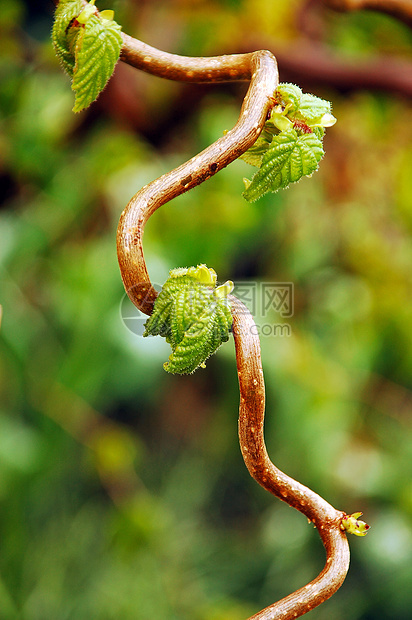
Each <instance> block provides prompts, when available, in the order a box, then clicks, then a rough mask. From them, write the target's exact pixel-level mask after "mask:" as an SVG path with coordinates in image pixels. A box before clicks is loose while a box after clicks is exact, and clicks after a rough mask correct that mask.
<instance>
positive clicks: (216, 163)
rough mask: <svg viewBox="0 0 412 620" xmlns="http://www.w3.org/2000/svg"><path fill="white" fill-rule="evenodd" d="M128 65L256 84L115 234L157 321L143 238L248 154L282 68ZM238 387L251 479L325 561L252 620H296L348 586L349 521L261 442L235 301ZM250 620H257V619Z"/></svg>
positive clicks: (260, 395)
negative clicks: (215, 135)
mask: <svg viewBox="0 0 412 620" xmlns="http://www.w3.org/2000/svg"><path fill="white" fill-rule="evenodd" d="M123 40H124V47H123V50H122V59H123V60H124V61H126V62H128V63H129V64H132V65H133V66H135V67H138V68H140V69H143V70H145V71H148V72H149V73H153V74H154V75H158V76H161V77H167V78H169V79H179V80H185V81H198V82H199V81H219V80H220V81H222V80H229V79H230V80H244V79H247V78H249V79H250V80H251V82H250V86H249V90H248V92H247V95H246V97H245V100H244V103H243V106H242V109H241V113H240V117H239V120H238V122H237V124H236V125H235V127H234V128H233V129H232V130H231V131H229V132H228V133H227V134H226V135H225V136H223V137H222V138H220V139H219V140H217V141H216V142H215V143H214V144H212V145H211V146H209V147H208V148H207V149H205V150H204V151H202V152H201V153H199V154H198V155H196V156H195V157H193V158H192V159H191V160H189V161H188V162H186V163H184V164H182V165H181V166H179V167H178V168H176V169H174V170H172V171H171V172H168V173H167V174H165V175H163V176H161V177H160V178H159V179H156V180H155V181H153V182H151V183H150V184H148V185H147V186H145V187H143V188H142V189H141V190H140V191H139V192H137V194H135V196H134V197H133V198H132V199H131V200H130V202H129V203H128V205H127V206H126V208H125V210H124V211H123V213H122V215H121V217H120V222H119V228H118V233H117V250H118V258H119V265H120V270H121V274H122V279H123V282H124V285H125V289H126V291H127V294H128V295H129V297H130V299H131V300H132V302H133V303H134V304H135V305H136V306H137V308H139V309H140V310H141V311H142V312H144V313H145V314H149V315H150V314H151V312H152V310H153V304H154V301H155V299H156V296H157V293H156V291H155V290H154V288H153V286H152V284H151V282H150V279H149V275H148V272H147V268H146V263H145V259H144V254H143V245H142V238H143V232H144V227H145V224H146V222H147V220H148V219H149V217H150V216H151V215H152V214H153V213H154V212H155V211H156V209H158V208H159V207H160V206H161V205H163V204H165V203H166V202H168V201H169V200H172V199H173V198H175V197H176V196H179V195H180V194H182V193H184V192H186V191H187V190H189V189H191V188H192V187H194V186H196V185H198V184H199V183H201V182H203V181H204V180H206V179H207V178H209V177H210V176H212V175H213V174H215V173H216V172H218V170H220V169H221V168H223V167H224V166H227V165H228V164H229V163H230V162H232V161H233V160H234V159H236V158H237V157H239V155H241V154H242V153H244V152H245V151H246V150H247V149H248V148H249V147H250V146H251V145H252V144H253V143H254V142H255V140H256V138H257V137H258V135H259V133H260V131H261V130H262V128H263V125H264V122H265V120H266V117H267V113H268V111H269V109H270V107H271V105H272V102H271V95H272V94H273V92H274V90H275V89H276V86H277V83H278V76H277V67H276V61H275V59H274V57H273V56H272V54H271V53H270V52H268V51H259V52H254V53H251V54H242V55H239V56H237V55H236V56H221V57H214V58H201V59H193V58H184V57H179V56H175V55H172V54H166V53H165V52H160V51H159V50H154V49H153V48H150V47H149V46H147V45H145V44H143V43H141V42H139V41H135V40H133V39H132V38H131V37H129V36H127V35H124V39H123ZM230 301H231V308H232V314H233V333H234V339H235V346H236V360H237V366H238V375H239V387H240V399H241V401H240V409H239V438H240V445H241V450H242V455H243V458H244V460H245V463H246V466H247V468H248V470H249V472H250V473H251V475H252V476H253V477H254V478H255V479H256V480H257V482H259V484H261V485H262V486H263V487H264V488H265V489H267V490H268V491H270V492H271V493H273V494H274V495H276V496H277V497H279V498H280V499H282V500H283V501H285V502H287V503H288V504H289V505H290V506H293V507H294V508H296V509H298V510H299V511H301V512H302V513H303V514H305V515H306V516H307V517H308V519H310V520H311V521H312V522H313V523H314V524H315V526H316V527H317V528H318V530H319V533H320V535H321V538H322V541H323V543H324V546H325V549H326V553H327V560H326V564H325V567H324V569H323V570H322V572H321V573H320V574H319V575H318V577H316V578H315V579H314V580H313V581H312V582H310V583H309V584H307V585H306V586H304V587H303V588H300V589H299V590H297V591H296V592H294V593H293V594H290V595H289V596H287V597H286V598H284V599H282V600H281V601H279V602H277V603H275V604H274V605H271V606H269V607H267V608H266V609H264V610H262V611H261V612H259V613H258V614H256V615H254V616H253V620H275V619H278V618H279V619H280V618H283V620H289V619H291V618H297V617H299V616H301V615H303V614H305V613H306V612H307V611H309V610H310V609H313V608H314V607H316V606H317V605H319V604H320V603H322V602H323V601H325V600H326V599H327V598H329V597H330V596H331V595H332V594H333V593H334V592H335V591H336V590H337V589H338V588H339V587H340V586H341V584H342V583H343V580H344V579H345V576H346V573H347V570H348V567H349V546H348V543H347V539H346V535H345V534H344V533H343V532H342V530H341V521H342V517H343V516H344V513H342V512H340V511H338V510H336V509H335V508H333V507H332V506H330V505H329V504H328V503H327V502H326V501H325V500H323V499H322V498H321V497H320V496H319V495H317V494H316V493H314V492H313V491H311V490H310V489H308V488H307V487H305V486H303V485H302V484H300V483H298V482H296V481H295V480H293V479H292V478H290V477H289V476H287V475H285V474H284V473H283V472H281V471H280V470H279V469H277V468H276V467H275V466H274V465H273V463H272V462H271V461H270V459H269V457H268V454H267V451H266V447H265V443H264V436H263V421H264V408H265V388H264V381H263V371H262V365H261V358H260V344H259V338H258V336H257V335H254V334H256V329H254V322H253V318H252V317H251V315H250V313H249V312H248V311H247V310H246V308H245V307H244V306H243V304H241V302H240V301H238V300H237V299H236V298H235V297H233V296H231V297H230ZM251 620H252V619H251Z"/></svg>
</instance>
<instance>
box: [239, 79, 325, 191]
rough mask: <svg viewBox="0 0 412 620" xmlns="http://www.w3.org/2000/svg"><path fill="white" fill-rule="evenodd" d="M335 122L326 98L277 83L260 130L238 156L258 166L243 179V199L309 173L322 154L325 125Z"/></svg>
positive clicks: (279, 186) (273, 188)
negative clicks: (254, 171) (251, 142)
mask: <svg viewBox="0 0 412 620" xmlns="http://www.w3.org/2000/svg"><path fill="white" fill-rule="evenodd" d="M335 122H336V119H335V117H334V116H333V115H332V113H331V104H330V102H329V101H325V100H324V99H320V98H319V97H316V96H315V95H310V94H307V93H302V91H301V89H300V88H299V87H298V86H295V85H294V84H286V83H285V84H279V86H278V88H277V89H276V91H275V92H274V95H273V108H272V110H271V113H270V116H269V118H268V120H267V121H266V123H265V126H264V128H263V131H262V133H261V134H260V136H259V138H258V139H257V141H256V142H255V144H254V145H253V146H252V147H251V148H250V149H249V150H248V151H246V153H244V154H243V155H242V156H241V159H243V160H244V161H245V162H246V163H248V164H250V165H252V166H257V167H258V168H259V170H258V171H257V172H256V174H255V175H254V176H253V178H252V180H251V181H250V180H249V179H244V182H245V187H246V189H245V191H244V192H243V196H244V198H246V200H248V201H249V202H253V201H255V200H257V199H258V198H260V197H261V196H263V195H264V194H266V193H267V192H276V191H277V190H278V189H280V188H285V187H288V185H289V184H290V183H295V182H296V181H299V180H300V179H301V178H302V177H303V176H311V175H312V174H313V173H314V172H315V170H317V168H318V165H319V162H320V160H321V159H322V157H323V155H324V150H323V136H324V133H325V127H331V126H332V125H334V124H335Z"/></svg>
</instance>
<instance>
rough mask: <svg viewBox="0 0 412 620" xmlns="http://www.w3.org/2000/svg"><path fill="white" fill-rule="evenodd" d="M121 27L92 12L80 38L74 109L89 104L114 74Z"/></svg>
mask: <svg viewBox="0 0 412 620" xmlns="http://www.w3.org/2000/svg"><path fill="white" fill-rule="evenodd" d="M120 31H121V27H120V26H119V24H117V23H116V22H115V21H109V20H107V19H100V18H99V17H98V16H97V15H91V16H90V17H89V19H88V20H87V22H86V23H85V24H84V26H83V27H82V28H80V31H79V34H78V36H77V40H76V50H75V60H76V63H75V67H74V72H73V82H72V89H73V90H74V92H75V95H76V99H75V104H74V108H73V112H80V111H81V110H84V108H87V107H88V106H89V105H90V104H91V103H93V101H94V100H95V99H96V98H97V96H98V95H99V94H100V92H101V91H102V90H103V88H104V87H105V86H106V84H107V82H108V80H109V79H110V77H111V76H112V73H113V71H114V67H115V65H116V63H117V61H118V59H119V56H120V50H121V47H122V36H121V34H120Z"/></svg>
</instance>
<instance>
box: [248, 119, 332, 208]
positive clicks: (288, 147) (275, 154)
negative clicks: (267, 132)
mask: <svg viewBox="0 0 412 620" xmlns="http://www.w3.org/2000/svg"><path fill="white" fill-rule="evenodd" d="M323 154H324V151H323V148H322V141H321V140H320V139H319V138H318V136H317V135H315V134H314V133H309V134H303V135H298V133H297V132H296V130H295V129H290V130H289V131H284V132H282V133H280V134H278V135H277V136H275V137H274V138H273V140H272V143H271V144H270V147H269V148H268V150H267V151H266V153H265V154H264V156H263V158H262V164H261V167H260V169H259V170H258V171H257V172H256V174H255V175H254V176H253V178H252V181H251V182H250V184H249V185H248V187H247V189H246V190H245V191H244V192H243V196H244V198H246V200H248V201H249V202H253V201H255V200H257V199H258V198H260V197H261V196H263V195H264V194H266V193H267V192H276V191H277V190H278V189H280V188H281V187H287V186H288V185H289V183H295V182H296V181H299V179H301V178H302V177H303V176H306V175H310V174H312V173H313V172H314V171H315V170H316V169H317V167H318V164H319V162H320V160H321V159H322V157H323Z"/></svg>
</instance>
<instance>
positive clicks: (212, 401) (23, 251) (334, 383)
mask: <svg viewBox="0 0 412 620" xmlns="http://www.w3.org/2000/svg"><path fill="white" fill-rule="evenodd" d="M302 4H303V3H302V2H299V1H298V2H290V1H289V0H284V1H283V0H282V1H281V2H276V3H275V2H272V3H270V2H260V1H259V0H247V2H246V1H243V2H234V1H231V2H229V1H227V2H212V3H211V2H210V1H208V2H206V1H200V2H197V3H194V2H192V0H190V1H189V0H187V1H183V2H169V3H146V4H145V5H144V7H143V4H142V7H140V8H139V10H138V11H137V10H136V3H132V2H130V3H129V2H126V1H125V0H123V1H120V0H119V1H118V2H116V3H114V2H113V8H114V9H115V11H116V19H118V21H119V23H122V25H124V30H125V31H126V32H133V33H136V34H137V36H140V37H141V38H143V39H145V40H147V41H148V43H150V44H153V45H157V46H159V47H161V48H164V49H167V50H168V51H174V52H176V53H183V54H189V55H204V54H218V53H221V52H222V51H226V50H230V51H238V50H240V49H243V47H244V42H245V40H246V38H247V36H248V35H249V34H250V32H253V44H251V45H250V48H251V49H252V48H255V47H256V42H258V41H259V37H261V38H262V40H264V41H265V43H264V45H265V46H268V43H267V41H268V37H271V40H272V41H273V46H272V47H271V49H272V51H273V52H274V53H275V54H277V52H278V51H279V54H280V51H281V49H282V50H283V53H285V52H284V50H285V49H286V47H287V46H289V45H290V46H292V45H295V44H298V43H299V42H300V41H301V39H302V37H303V35H302V33H301V32H299V30H298V29H297V27H296V25H295V24H296V12H297V10H298V8H299V7H300V6H301V5H302ZM194 6H195V9H194V8H193V7H194ZM103 8H106V7H103ZM143 9H144V10H143ZM325 19H326V20H327V27H325V35H324V38H325V40H330V43H331V44H333V45H335V52H336V53H337V54H338V55H339V57H340V58H341V60H342V59H345V58H346V57H351V58H353V57H355V58H359V57H360V58H362V59H370V58H371V57H372V56H373V55H374V54H375V53H377V52H382V53H384V54H395V55H396V54H403V55H406V54H409V56H410V54H411V49H412V39H411V33H410V31H409V30H408V29H407V27H406V26H404V25H402V24H401V23H398V22H396V21H395V20H393V19H391V18H387V17H385V16H383V15H375V14H371V13H368V14H361V13H354V14H350V15H349V14H348V15H342V14H333V13H331V14H327V16H326V18H325ZM0 27H1V34H0V48H1V54H0V110H1V120H0V184H1V198H2V203H1V211H0V304H1V305H2V308H3V312H2V323H1V329H0V502H1V512H0V515H1V516H0V540H1V553H0V619H1V620H14V619H16V620H17V619H19V620H45V619H47V620H49V619H50V620H55V619H58V620H65V619H70V620H90V619H91V618H92V619H93V620H100V619H101V620H110V619H112V618H113V619H116V620H118V619H121V620H129V619H130V620H135V619H136V618H139V620H149V619H151V618H153V617H156V618H161V619H162V620H240V619H242V618H246V617H248V615H251V614H252V613H254V612H256V611H257V610H258V609H261V608H262V607H263V606H264V605H266V604H269V603H271V602H273V600H275V599H276V598H280V597H281V596H283V595H285V594H287V593H289V592H290V591H291V590H292V589H294V588H295V587H298V586H300V585H302V584H303V583H305V580H309V579H311V578H312V577H313V576H314V575H315V574H316V572H317V571H318V570H319V569H320V568H321V566H322V564H323V550H322V547H321V543H320V542H319V540H318V538H317V536H316V535H314V533H313V529H312V528H311V527H308V524H307V522H306V520H305V519H304V518H303V517H302V516H301V515H299V514H298V513H295V511H292V510H290V509H289V508H288V507H287V506H285V505H283V504H282V503H281V502H279V501H277V500H275V499H273V498H271V497H270V495H269V494H268V493H265V492H264V491H263V490H262V489H260V488H259V487H258V486H257V485H256V483H255V482H254V481H253V480H252V479H251V478H249V476H248V474H247V472H246V470H245V468H244V464H243V461H242V458H241V455H240V453H239V448H238V443H237V437H236V422H237V413H238V412H237V404H238V386H237V377H236V372H235V370H234V368H235V365H234V351H233V346H232V343H231V342H229V343H226V344H225V345H223V346H222V347H221V349H220V350H219V353H218V354H217V355H215V356H213V357H212V358H211V359H210V360H209V361H208V363H207V368H206V369H199V370H198V371H197V372H196V373H195V374H194V375H193V376H190V377H171V376H170V375H168V374H167V373H165V372H164V371H163V368H162V362H163V361H164V359H166V358H167V356H168V355H169V353H170V350H169V347H168V345H167V344H166V343H165V342H163V341H162V340H161V339H160V338H156V339H155V338H148V339H144V338H141V337H139V336H136V335H135V334H133V333H131V332H130V331H129V330H128V329H127V328H126V327H125V325H124V323H123V322H122V320H121V315H120V308H121V307H123V314H124V313H125V312H126V311H127V307H126V310H125V302H124V292H123V287H122V283H121V280H120V276H119V272H118V266H117V260H116V252H115V232H116V228H117V222H118V217H119V215H120V212H121V210H122V209H123V208H124V206H125V204H126V203H127V201H128V199H129V198H130V197H131V196H132V194H133V193H134V192H135V191H136V190H137V189H138V188H139V187H141V186H142V185H144V184H145V183H147V182H148V181H150V180H152V179H154V178H156V177H157V176H159V175H160V174H162V173H163V172H165V171H166V170H169V169H171V168H173V167H174V166H175V165H177V164H178V163H179V162H181V161H184V160H185V159H187V158H188V157H190V156H192V155H193V154H195V153H197V152H198V151H199V150H201V149H202V148H204V147H205V146H207V145H208V144H209V143H210V142H211V141H212V140H214V139H216V138H217V137H219V136H220V135H222V134H223V132H224V130H226V129H228V128H229V127H231V126H232V125H233V124H234V122H235V121H236V118H237V116H238V111H239V106H240V102H241V96H242V95H243V90H242V91H240V90H238V88H240V89H242V88H243V87H238V86H236V87H233V85H232V86H225V85H219V86H216V87H213V88H210V87H204V86H199V85H190V86H188V85H179V84H176V83H170V82H167V81H166V80H159V79H158V78H153V77H150V76H145V75H142V74H140V73H139V72H137V71H135V70H132V69H130V68H129V67H125V66H123V65H119V66H118V67H117V69H116V73H115V76H114V78H113V79H112V80H111V82H110V83H109V85H108V86H107V88H106V89H105V91H104V92H103V93H102V95H101V96H100V97H99V99H98V100H97V102H96V104H95V105H94V106H92V107H91V108H90V109H89V110H87V111H86V112H83V113H82V114H77V115H74V114H73V113H72V111H71V109H72V107H73V100H72V99H73V96H72V93H71V92H70V88H69V83H68V79H67V77H65V76H64V75H63V74H62V72H61V69H60V67H59V63H58V61H57V59H56V57H55V55H54V51H53V49H52V45H51V43H50V31H51V27H52V6H51V5H50V7H49V5H44V6H43V7H41V6H39V7H38V8H37V7H36V9H33V8H29V5H25V4H24V3H22V2H21V1H19V0H9V1H8V2H7V3H6V4H5V6H4V7H2V9H1V16H0ZM149 31H150V32H149ZM146 34H147V37H146ZM145 37H146V38H145ZM280 69H281V78H282V80H290V81H295V80H294V78H293V77H289V76H288V75H287V69H286V68H285V67H284V68H283V69H282V66H281V67H280ZM118 74H119V79H118V80H117V75H118ZM124 79H126V80H127V88H126V89H125V88H124V87H123V86H122V84H123V81H124ZM296 81H297V80H296ZM311 82H312V83H311V84H310V85H309V84H308V87H307V88H306V85H305V88H304V90H310V91H311V92H314V93H316V94H317V95H318V96H319V97H321V98H325V99H326V100H330V101H333V112H334V114H335V115H336V117H337V118H339V122H338V123H337V124H336V126H334V127H333V128H332V129H331V130H329V131H328V134H327V136H326V137H325V142H326V150H327V157H326V158H325V159H324V160H323V161H322V163H321V166H320V168H319V172H317V174H316V175H314V176H313V178H312V179H310V180H308V179H302V180H301V181H300V182H299V183H298V184H295V185H293V186H291V187H290V188H289V189H288V191H287V192H277V193H276V194H267V195H266V196H264V197H263V198H262V199H261V200H260V201H258V202H255V203H251V204H250V203H248V202H246V201H245V200H244V199H243V198H242V196H241V193H240V192H241V185H242V183H241V179H242V177H244V176H247V174H248V173H249V171H250V167H249V166H248V165H247V164H246V163H244V162H242V161H236V162H235V163H234V164H232V165H231V166H229V167H228V168H227V169H225V170H223V171H222V172H220V173H219V174H217V175H216V176H215V177H213V178H212V179H211V180H209V181H208V182H207V183H205V184H203V185H202V186H200V187H198V188H196V189H194V190H192V191H190V192H189V193H188V194H185V195H184V196H182V197H180V198H179V199H176V200H175V201H174V202H173V203H171V204H169V205H167V207H165V208H162V209H160V210H159V212H157V213H156V214H155V215H154V216H153V218H152V219H151V220H150V223H149V225H148V227H147V230H146V232H145V251H146V252H147V257H148V264H149V269H150V274H151V277H152V280H153V281H154V282H158V283H163V282H164V281H165V280H166V279H167V275H168V272H169V270H170V269H171V268H172V267H174V266H176V265H196V264H199V263H206V264H208V265H209V264H210V265H213V267H214V268H215V269H216V271H217V273H218V274H219V277H220V278H221V279H222V281H224V280H225V279H226V278H228V277H231V278H233V280H234V282H235V285H236V284H237V283H239V282H245V281H249V282H253V283H254V282H256V283H258V284H259V286H260V284H261V283H264V282H293V283H294V314H293V316H292V317H290V318H282V317H281V316H280V315H279V313H276V312H275V311H274V310H273V309H272V310H270V311H269V312H268V313H266V314H265V316H263V312H262V308H261V307H260V305H259V304H257V307H256V309H255V316H256V321H257V323H258V325H260V326H263V325H265V324H268V325H273V324H278V323H285V322H288V323H289V324H290V325H291V328H292V335H291V336H290V337H279V336H278V337H276V336H274V335H272V336H269V335H268V336H266V337H262V356H263V363H264V368H265V377H266V385H267V391H268V394H267V398H268V405H267V422H266V427H267V443H268V447H269V449H270V452H271V454H272V456H273V459H274V460H275V462H276V463H277V464H279V466H281V467H282V469H283V470H285V471H287V472H288V473H290V474H291V475H292V476H294V477H295V478H297V479H299V480H301V481H302V482H303V483H305V484H307V485H309V486H310V487H312V488H313V489H314V490H316V491H318V492H319V493H320V494H322V495H323V496H324V497H325V498H327V499H328V500H329V501H331V503H333V504H334V505H336V506H337V507H339V508H342V509H343V510H345V511H346V512H348V513H350V512H352V511H354V510H358V509H359V508H361V509H362V510H363V512H364V514H365V515H367V521H368V523H369V524H371V525H372V527H373V529H371V532H370V533H369V534H368V536H367V537H366V538H364V539H362V540H358V539H357V538H355V537H352V538H351V540H350V544H351V551H352V561H351V570H350V572H349V575H348V578H347V580H346V582H345V586H344V588H342V589H341V590H339V592H338V593H337V594H336V595H335V596H334V597H333V598H332V599H331V600H330V601H328V602H326V603H325V604H324V605H322V606H321V607H319V608H318V609H316V610H314V611H313V612H311V613H309V614H308V615H307V617H308V618H311V619H313V620H326V619H328V620H329V619H330V618H333V620H343V619H346V618H347V617H348V610H350V617H351V620H393V618H396V620H408V618H409V617H410V609H411V607H412V593H411V588H410V584H411V582H412V565H411V562H410V557H411V553H412V533H411V520H412V486H411V478H412V455H411V441H410V433H411V412H412V393H411V389H412V381H411V376H412V335H411V334H412V331H411V327H410V326H411V320H412V302H411V291H412V282H411V273H412V249H411V248H412V245H411V236H412V206H411V205H412V200H411V196H412V181H411V175H410V170H411V165H412V148H411V143H412V141H411V138H412V126H411V123H410V121H409V118H410V103H409V102H408V101H407V100H405V99H404V98H402V97H401V96H399V95H396V94H392V93H391V92H387V93H383V92H379V91H366V90H362V89H361V90H359V89H354V90H351V89H345V92H339V91H338V90H336V89H335V88H334V86H333V84H332V85H330V86H325V85H322V84H320V83H319V84H318V83H316V81H315V78H313V77H312V79H311ZM302 87H303V86H302ZM238 93H240V95H239V94H238ZM256 290H260V289H258V288H257V289H256ZM122 301H123V303H122ZM272 333H273V332H272Z"/></svg>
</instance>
